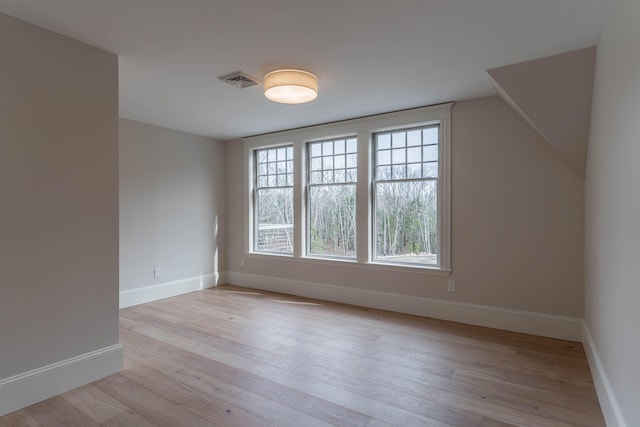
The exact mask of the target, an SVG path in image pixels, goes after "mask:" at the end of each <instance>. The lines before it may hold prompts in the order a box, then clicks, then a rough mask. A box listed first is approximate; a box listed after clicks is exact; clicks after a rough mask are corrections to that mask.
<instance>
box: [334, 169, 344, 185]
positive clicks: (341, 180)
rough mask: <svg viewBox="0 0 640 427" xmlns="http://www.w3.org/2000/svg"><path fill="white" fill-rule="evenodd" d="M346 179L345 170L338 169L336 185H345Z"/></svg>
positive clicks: (335, 176)
mask: <svg viewBox="0 0 640 427" xmlns="http://www.w3.org/2000/svg"><path fill="white" fill-rule="evenodd" d="M345 177H346V175H345V171H344V169H336V172H335V174H334V178H335V182H336V184H343V183H344V180H345Z"/></svg>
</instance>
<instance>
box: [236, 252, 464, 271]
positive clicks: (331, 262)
mask: <svg viewBox="0 0 640 427" xmlns="http://www.w3.org/2000/svg"><path fill="white" fill-rule="evenodd" d="M245 256H246V257H247V258H262V259H269V258H271V259H275V258H278V260H279V261H280V260H282V261H285V262H294V263H304V264H314V265H326V266H333V267H339V266H342V267H346V266H348V267H349V268H358V269H362V270H383V271H398V272H403V273H413V274H423V275H427V276H449V275H451V270H445V269H441V268H436V267H428V266H420V265H407V264H394V263H390V262H379V261H375V262H374V261H372V262H366V263H361V262H357V261H356V260H352V259H338V258H319V257H309V256H305V257H294V256H293V255H290V254H279V253H272V252H248V253H246V254H245Z"/></svg>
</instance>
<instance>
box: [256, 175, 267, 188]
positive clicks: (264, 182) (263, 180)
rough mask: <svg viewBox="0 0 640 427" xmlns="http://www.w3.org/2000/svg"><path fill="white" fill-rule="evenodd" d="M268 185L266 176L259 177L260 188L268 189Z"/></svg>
mask: <svg viewBox="0 0 640 427" xmlns="http://www.w3.org/2000/svg"><path fill="white" fill-rule="evenodd" d="M268 184H269V182H268V181H267V177H266V176H261V177H258V187H266V186H267V185H268Z"/></svg>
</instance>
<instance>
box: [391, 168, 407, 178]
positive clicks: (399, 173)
mask: <svg viewBox="0 0 640 427" xmlns="http://www.w3.org/2000/svg"><path fill="white" fill-rule="evenodd" d="M406 177H407V167H406V166H405V165H400V166H397V165H394V166H392V167H391V178H392V179H405V178H406Z"/></svg>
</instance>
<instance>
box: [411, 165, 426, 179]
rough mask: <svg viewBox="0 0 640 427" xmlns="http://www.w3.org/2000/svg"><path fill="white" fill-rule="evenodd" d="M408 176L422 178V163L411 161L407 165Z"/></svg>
mask: <svg viewBox="0 0 640 427" xmlns="http://www.w3.org/2000/svg"><path fill="white" fill-rule="evenodd" d="M407 178H409V179H416V178H422V164H421V163H410V164H408V165H407Z"/></svg>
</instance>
